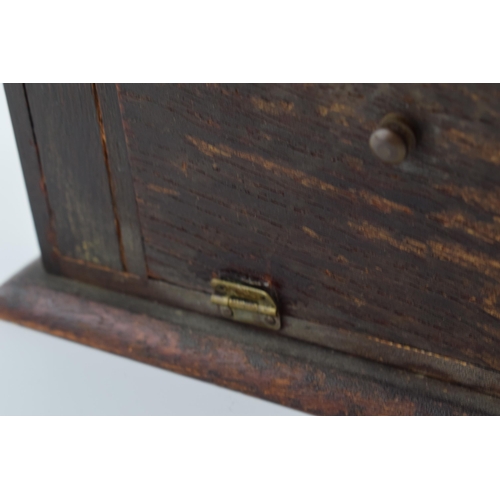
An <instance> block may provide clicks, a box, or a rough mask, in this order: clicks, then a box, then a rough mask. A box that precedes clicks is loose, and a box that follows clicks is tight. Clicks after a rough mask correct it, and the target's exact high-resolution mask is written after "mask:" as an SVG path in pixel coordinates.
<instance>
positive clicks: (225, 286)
mask: <svg viewBox="0 0 500 500" xmlns="http://www.w3.org/2000/svg"><path fill="white" fill-rule="evenodd" d="M210 284H211V285H212V288H213V289H214V293H213V294H212V297H211V298H210V301H211V302H212V303H213V304H217V305H218V306H219V311H220V313H221V315H222V316H224V317H225V318H229V319H233V320H234V321H240V322H242V323H249V324H251V325H255V326H261V327H264V328H271V329H272V330H279V329H280V328H281V319H280V315H279V312H278V307H277V305H276V302H275V301H274V299H273V298H272V297H271V295H270V294H269V293H267V292H266V291H265V290H262V289H260V288H256V287H253V286H249V285H243V284H241V283H234V282H232V281H225V280H222V279H216V278H214V279H213V280H212V281H211V282H210Z"/></svg>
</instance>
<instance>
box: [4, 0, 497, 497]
mask: <svg viewBox="0 0 500 500" xmlns="http://www.w3.org/2000/svg"><path fill="white" fill-rule="evenodd" d="M499 7H500V6H499V4H498V2H492V1H491V0H489V1H488V0H476V1H474V2H470V1H460V0H458V1H457V0H453V1H452V0H420V1H419V2H401V0H380V1H377V2H373V1H370V0H350V1H337V0H328V1H327V0H308V1H307V2H303V1H302V2H300V1H293V0H292V1H287V2H284V1H283V0H254V1H252V2H248V1H247V2H235V1H234V0H232V1H230V0H212V1H210V2H207V1H203V0H184V1H182V2H171V1H168V0H167V1H163V2H158V1H151V0H142V1H141V2H129V1H127V0H126V1H125V2H123V1H122V2H116V1H114V0H98V1H97V0H88V1H87V2H85V3H82V2H67V1H63V0H45V1H43V2H40V1H39V0H38V1H36V0H35V1H33V0H25V1H23V2H13V1H11V2H8V1H7V2H3V4H2V7H1V8H0V15H1V17H0V25H1V28H2V29H0V50H2V54H1V55H2V57H1V58H0V72H3V77H2V78H1V79H2V80H3V81H28V82H29V81H35V82H39V81H49V82H50V81H65V82H68V81H70V82H82V81H83V82H85V81H97V82H99V81H104V82H106V81H130V82H137V81H143V82H145V81H151V82H175V81H182V82H217V81H224V82H241V83H243V82H387V81H389V82H401V83H403V82H406V83H415V82H469V81H475V82H490V83H497V84H498V82H499V81H500V74H499V71H500V65H499V64H498V46H499V36H498V32H499V30H498V19H499ZM497 89H498V87H497ZM497 92H498V91H497ZM497 95H499V98H500V93H499V94H497ZM0 102H1V99H0ZM2 105H3V104H2ZM0 116H1V113H0ZM0 122H1V124H0V127H4V126H5V125H4V122H3V121H1V120H0ZM8 134H10V132H8ZM6 137H7V135H6V133H5V131H4V128H2V129H1V132H0V141H5V140H7V139H6ZM8 141H10V139H8ZM9 148H11V146H9ZM2 151H5V145H4V143H3V142H2ZM10 151H11V152H10V153H3V152H2V154H1V156H0V162H1V163H0V199H1V198H2V197H6V196H7V197H10V196H12V197H13V199H12V200H11V201H10V202H9V203H8V204H7V210H9V211H11V212H13V211H14V210H20V211H19V217H21V214H24V215H22V217H23V219H24V222H23V223H22V224H21V223H20V222H21V220H20V219H19V220H18V221H17V222H19V229H20V230H21V229H22V227H26V225H25V224H28V226H29V225H30V224H31V219H30V217H29V213H28V211H27V209H26V207H27V205H26V204H25V199H26V195H25V192H24V187H23V183H22V180H21V176H20V170H19V168H18V160H17V156H15V153H12V151H13V150H12V149H10ZM13 155H14V156H13ZM5 158H10V160H9V161H8V164H7V165H6V164H5ZM14 164H16V167H12V165H14ZM7 167H8V173H7ZM7 177H8V178H9V179H8V186H7V187H5V186H4V185H5V179H6V178H7ZM16 186H17V187H16ZM19 200H23V202H22V203H21V202H20V201H19ZM15 202H17V204H15ZM19 203H21V204H20V205H19ZM19 206H20V208H14V207H19ZM4 207H5V204H4V203H2V204H1V210H0V237H3V236H5V235H7V234H9V246H8V247H7V246H6V245H5V243H4V240H3V239H2V241H0V252H1V255H0V262H2V260H5V259H6V258H7V256H8V255H10V257H9V258H10V259H11V260H10V262H11V263H12V264H11V266H10V267H11V268H12V269H9V270H8V272H10V271H11V270H12V271H14V268H15V267H16V266H21V265H23V264H24V262H25V261H27V260H29V258H30V257H31V255H30V252H29V251H28V252H26V253H25V254H24V255H23V254H22V252H25V250H26V249H28V248H30V247H29V244H30V245H32V246H31V248H32V251H33V253H36V252H37V250H36V244H34V241H35V239H34V237H33V235H32V232H31V233H30V234H28V235H27V236H23V235H18V236H15V233H16V232H17V230H16V227H15V226H12V225H11V215H12V214H10V215H9V216H4V214H3V211H4V210H5V209H4ZM23 211H24V212H23ZM14 215H16V214H14ZM14 220H17V217H15V219H14ZM17 222H16V224H17ZM21 226H22V227H21ZM30 231H32V230H30ZM12 234H14V236H12ZM24 238H26V241H25V240H24ZM29 241H31V242H32V243H29V244H28V242H29ZM16 245H17V248H16ZM33 245H34V246H33ZM1 273H2V274H1V275H2V276H3V275H4V271H3V270H1ZM12 332H14V331H13V330H8V331H7V330H6V329H5V328H4V327H3V325H0V338H4V339H7V338H8V337H10V336H11V335H13V333H12ZM19 332H21V330H15V335H16V339H17V338H19V337H18V336H17V335H20V333H19ZM25 333H26V335H27V336H26V337H25V339H26V341H25V344H26V345H33V344H32V342H33V340H32V339H38V340H39V341H40V342H42V341H43V342H45V341H44V340H42V339H46V340H47V342H49V341H51V342H52V345H54V346H56V345H58V346H61V348H63V347H62V346H71V347H74V348H75V349H77V348H78V346H74V345H72V344H69V343H65V342H62V341H56V340H55V339H51V338H50V337H49V336H44V335H43V334H38V333H31V332H25ZM28 334H29V335H28ZM47 345H48V344H47ZM13 346H14V344H13V343H10V342H9V343H8V345H7V346H5V345H2V346H0V372H1V373H0V391H1V394H0V396H1V397H0V399H6V400H7V401H9V404H10V405H11V408H14V406H15V405H21V403H19V402H16V399H19V398H22V397H23V396H22V394H23V392H24V394H25V395H26V396H29V397H30V398H32V399H35V397H36V395H37V394H42V396H40V398H43V397H47V395H51V396H50V397H51V398H53V400H54V399H55V400H58V401H60V400H61V399H64V398H65V397H66V394H67V393H71V392H72V391H74V390H77V391H78V393H79V397H78V398H77V399H73V400H72V401H73V403H74V404H80V405H81V406H84V407H85V408H82V407H79V408H78V409H77V410H75V412H76V413H85V411H84V410H85V409H86V410H88V409H89V408H90V407H92V406H93V405H94V404H95V402H96V401H101V403H100V405H104V403H103V402H102V401H105V400H108V401H110V400H113V399H114V397H115V396H116V395H115V394H113V391H117V388H118V387H120V388H121V389H120V391H123V392H128V393H129V394H128V396H127V397H126V398H123V399H121V395H120V396H119V397H118V400H121V401H122V407H121V408H118V407H117V406H114V411H118V410H120V412H121V411H124V412H126V409H130V408H131V407H133V408H137V407H138V406H141V405H142V406H143V408H148V410H150V413H152V408H153V401H155V402H156V403H157V399H158V398H152V397H151V398H150V397H149V396H143V395H141V394H137V393H136V392H137V391H136V389H137V388H138V390H139V391H142V390H148V381H149V380H151V381H152V380H155V381H156V383H157V384H158V385H159V386H162V384H161V382H158V380H159V378H156V376H151V377H149V378H148V377H147V376H146V375H145V373H146V371H148V373H153V372H156V370H155V369H148V367H142V366H141V365H137V364H136V365H135V366H136V367H138V371H135V372H134V377H132V379H128V382H127V381H125V382H123V379H124V377H123V374H124V373H132V370H131V371H127V370H125V369H120V370H121V372H120V370H118V371H119V372H120V373H118V374H117V375H116V377H115V376H114V375H113V374H112V373H110V372H109V371H107V370H106V371H105V369H101V368H99V365H100V364H102V365H104V368H106V367H108V366H109V363H110V361H109V360H111V359H115V360H116V361H117V363H118V362H121V360H118V359H117V358H113V357H112V356H108V357H106V358H101V359H106V361H102V362H100V361H97V359H98V358H97V356H99V355H101V353H98V352H97V351H92V352H93V353H94V354H93V355H91V354H89V356H95V357H93V358H92V359H93V360H94V361H92V362H90V361H87V362H85V361H81V362H80V363H81V365H80V366H78V365H77V368H76V370H75V371H73V368H72V367H71V366H69V365H70V363H68V364H67V365H62V364H61V365H59V368H57V370H58V373H57V374H56V375H54V376H52V375H51V374H50V373H51V370H52V369H56V368H55V367H57V366H58V362H57V355H55V354H51V348H50V349H49V348H48V347H44V348H43V349H39V348H36V350H35V353H34V355H33V356H32V357H30V358H27V357H26V356H28V354H27V352H28V351H27V350H26V349H22V350H21V349H20V350H19V352H20V353H21V355H20V356H17V355H16V354H15V349H14V347H13ZM7 347H8V349H10V351H9V352H10V354H9V356H4V355H1V352H2V351H3V350H4V349H5V348H7ZM68 348H69V347H68ZM78 349H80V350H83V351H85V348H78ZM44 350H45V352H44ZM87 351H90V350H88V349H87ZM23 356H24V357H23ZM64 356H68V354H64ZM64 356H62V357H61V359H62V358H63V357H64ZM108 358H109V359H108ZM8 359H12V360H13V361H12V363H11V365H14V368H15V370H13V369H12V366H11V367H9V368H6V369H5V370H4V369H2V368H1V364H4V363H6V362H8ZM36 359H46V360H47V363H45V364H43V365H42V368H40V369H38V370H35V372H33V363H34V361H36ZM73 359H74V358H73ZM80 359H82V360H83V359H88V360H90V359H91V358H90V357H86V356H85V357H84V356H82V357H81V358H80ZM9 363H10V362H9ZM23 363H24V365H23ZM85 363H86V364H85ZM123 363H125V361H124V362H123ZM52 364H53V366H52ZM20 365H21V366H20ZM130 365H134V363H130ZM9 366H10V365H9ZM123 366H125V365H123ZM62 367H64V368H62ZM142 368H143V369H144V372H142V373H143V374H142V376H141V377H140V376H139V375H138V373H139V370H141V369H142ZM79 370H81V373H82V375H81V376H80V375H78V372H79ZM33 373H35V374H34V375H31V374H33ZM94 373H95V374H100V375H96V378H97V379H99V382H100V384H99V383H94V382H93V381H92V380H89V378H91V377H92V374H94ZM42 374H45V375H43V376H45V377H47V379H46V380H49V381H50V383H44V384H41V385H39V386H38V389H37V390H36V391H33V392H31V391H30V386H31V385H32V384H35V386H36V384H37V382H36V380H34V379H36V378H37V377H42ZM161 376H163V377H165V378H164V379H163V380H165V383H164V384H163V387H162V390H164V394H165V399H167V398H172V399H171V401H174V403H172V405H169V404H167V403H163V402H160V403H158V404H161V405H163V406H162V409H164V408H167V409H172V407H174V408H175V409H177V410H178V411H179V412H181V410H182V409H184V410H185V412H186V413H189V412H190V411H189V410H190V408H187V407H186V406H185V405H186V401H192V400H193V399H192V397H191V398H188V396H189V395H196V394H197V395H198V397H202V396H200V395H201V394H205V396H204V397H207V398H208V396H206V394H208V393H207V392H203V391H199V390H197V389H196V390H193V389H191V388H186V387H188V385H189V384H190V382H191V381H189V380H187V381H186V384H187V385H186V386H183V389H177V387H179V388H180V387H181V386H180V385H179V386H177V385H176V384H177V382H176V383H175V384H174V383H173V382H172V384H171V385H169V384H170V382H168V380H173V379H175V377H174V378H172V379H170V378H168V379H167V377H168V376H169V375H168V374H167V373H163V375H158V377H161ZM30 377H31V379H30ZM65 379H66V380H65ZM76 380H79V382H78V384H79V385H78V384H75V383H74V382H75V381H76ZM125 380H127V379H125ZM131 380H132V381H133V380H136V381H138V382H137V385H136V386H134V389H133V390H131V389H130V387H131V383H132V382H131ZM182 380H186V379H182ZM108 382H109V385H108V388H109V389H110V391H111V392H108V389H106V388H104V389H102V390H101V388H100V387H99V386H100V385H103V387H106V384H107V383H108ZM63 383H64V384H67V386H64V385H62V384H63ZM193 384H194V385H192V386H191V387H198V385H197V384H196V383H194V382H193ZM9 385H10V386H12V387H13V390H12V391H11V390H10V389H9V388H8V386H9ZM201 385H203V384H201ZM70 386H71V389H70ZM6 388H7V389H6ZM48 388H49V389H48ZM56 388H57V389H56ZM89 388H90V389H89ZM171 388H173V389H171ZM177 390H179V391H180V390H183V391H185V396H186V397H182V396H181V397H176V396H175V397H174V394H175V393H176V391H177ZM206 390H207V391H208V390H209V389H208V388H207V389H206ZM57 391H60V393H61V394H62V395H63V397H62V398H60V397H59V396H57ZM213 391H214V392H213V393H212V394H213V396H210V397H209V398H208V399H209V400H210V401H209V402H207V401H206V400H203V401H199V404H197V405H196V408H197V409H199V408H200V407H202V408H204V409H205V410H207V408H212V409H213V408H215V407H217V409H216V410H214V413H229V411H228V410H229V408H230V403H229V402H228V401H230V398H229V397H227V398H226V399H225V398H224V397H222V396H220V397H219V396H216V394H223V393H224V394H228V393H226V392H225V391H222V392H218V390H217V389H216V388H213ZM131 393H134V396H133V397H131V396H130V394H131ZM96 394H98V395H99V397H96V396H95V395H96ZM157 394H159V392H158V391H157V390H155V395H157ZM229 394H231V395H232V397H234V398H239V396H238V395H233V393H229ZM43 395H44V396H43ZM71 396H72V395H71ZM141 398H144V399H141ZM217 398H218V399H217ZM216 399H217V401H218V403H215V400H216ZM138 401H139V402H140V404H136V402H138ZM237 401H239V402H238V403H236V404H235V405H234V406H233V411H234V410H235V409H236V410H237V411H235V413H238V412H240V413H245V412H246V411H245V408H250V407H251V408H255V406H253V402H252V405H249V406H245V404H244V403H243V402H244V401H252V400H248V399H245V398H243V399H237ZM78 402H79V403H78ZM0 404H3V403H1V402H0ZM109 404H111V405H113V404H112V403H109ZM255 404H260V403H255ZM262 404H264V403H262ZM209 405H210V406H209ZM54 406H55V405H54ZM54 406H52V407H53V408H54ZM264 406H265V407H266V408H272V409H273V410H272V411H274V410H281V409H280V408H276V407H274V406H272V405H271V406H266V405H264ZM100 408H101V409H102V411H103V413H107V412H108V409H107V407H106V408H104V407H103V406H100ZM124 408H126V409H125V410H124ZM179 408H181V410H179ZM262 408H263V407H262ZM283 411H285V410H283ZM0 413H1V411H0ZM159 413H161V411H160V412H159ZM166 413H168V412H166ZM206 413H209V411H206ZM248 413H250V412H248ZM261 413H264V412H261ZM498 429H499V419H498V417H496V418H495V417H494V418H482V417H477V418H418V417H417V418H413V417H412V418H390V417H374V418H356V417H352V418H345V419H344V418H342V419H341V418H326V419H319V418H318V419H311V418H307V419H276V418H259V419H256V418H237V419H235V418H224V417H219V418H202V419H200V418H175V417H171V418H141V417H129V418H104V417H103V418H57V417H55V418H9V417H4V418H0V499H1V500H3V499H4V498H5V499H8V500H12V499H13V500H17V499H23V500H24V499H25V498H26V499H29V500H31V499H37V500H38V499H45V498H47V499H50V500H58V499H61V500H67V499H71V500H79V499H82V500H83V499H84V500H88V499H89V498H91V499H92V500H96V499H101V498H102V499H106V500H109V499H115V498H119V499H120V500H125V499H129V498H130V499H134V500H135V499H147V500H153V499H156V498H161V499H165V498H168V499H172V500H179V499H195V500H198V499H203V500H205V499H207V498H208V499H211V498H214V499H217V500H221V499H230V500H235V499H237V500H241V499H244V500H246V499H252V500H253V499H259V500H262V499H272V500H278V499H279V500H281V499H286V500H290V499H292V498H293V499H295V498H297V499H304V498H307V499H309V498H311V499H312V500H319V499H325V498H327V499H331V498H333V499H337V498H338V499H339V500H351V499H363V500H364V499H369V500H372V499H379V498H380V499H384V500H389V499H398V500H399V499H401V498H404V499H405V500H406V499H409V500H421V499H426V500H427V499H439V500H443V499H453V500H456V499H462V498H463V499H467V500H468V499H471V498H472V499H476V498H477V499H481V500H483V499H490V498H492V499H498V497H499V490H500V488H499V484H498V463H499V460H498V450H499V449H500V432H499V430H498Z"/></svg>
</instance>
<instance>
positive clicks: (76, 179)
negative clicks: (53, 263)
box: [26, 84, 123, 270]
mask: <svg viewBox="0 0 500 500" xmlns="http://www.w3.org/2000/svg"><path fill="white" fill-rule="evenodd" d="M26 90H27V96H28V102H29V107H30V110H31V114H32V117H33V128H34V133H35V136H36V138H37V144H38V151H39V154H40V159H41V164H42V171H43V174H44V179H45V185H46V189H47V192H48V196H49V200H50V206H51V207H52V213H53V223H54V227H55V232H56V238H57V247H58V250H59V251H60V253H61V254H63V255H67V256H70V257H74V258H77V259H82V260H86V261H90V262H94V263H96V264H100V265H103V266H106V267H108V268H111V269H115V270H122V269H123V266H122V260H121V256H120V246H119V240H118V235H117V224H116V221H115V216H114V210H113V203H112V199H111V192H110V185H109V178H108V173H107V166H106V162H105V145H104V143H103V140H102V137H101V130H100V127H99V120H98V110H97V107H98V103H97V102H96V95H95V93H94V92H93V89H92V85H90V84H27V85H26Z"/></svg>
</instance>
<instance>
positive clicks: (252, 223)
mask: <svg viewBox="0 0 500 500" xmlns="http://www.w3.org/2000/svg"><path fill="white" fill-rule="evenodd" d="M119 99H120V104H121V110H122V116H123V128H124V131H125V136H126V139H127V146H128V150H129V160H130V165H131V169H132V175H133V178H134V184H135V190H136V193H137V202H138V206H139V218H140V224H141V229H142V234H143V238H144V243H145V254H146V260H147V268H148V273H149V276H150V277H151V278H153V279H157V280H161V281H165V282H168V283H170V284H172V285H175V286H178V287H183V288H188V289H191V290H195V291H198V292H202V293H205V294H208V293H209V292H210V287H209V282H210V278H211V277H212V276H213V275H214V274H216V273H218V272H220V271H224V270H229V271H235V272H240V273H242V274H249V275H253V276H255V277H256V278H259V279H269V280H270V281H272V282H273V284H274V285H275V286H276V287H277V288H278V289H279V292H280V297H281V300H282V307H283V313H284V315H285V317H292V318H297V319H300V320H307V321H310V322H316V323H320V324H322V325H327V326H330V327H334V328H335V329H337V331H347V332H355V334H356V335H359V336H363V337H365V338H366V339H367V340H369V341H370V342H371V343H372V344H374V343H379V344H384V345H386V346H393V347H394V348H403V349H405V348H408V349H409V350H412V349H413V350H415V351H418V350H422V351H425V352H426V353H429V356H436V357H443V358H451V359H452V360H455V361H457V362H463V363H466V364H472V365H476V366H477V367H482V368H484V369H487V370H496V371H498V370H499V369H500V321H499V320H500V308H499V306H498V303H499V302H498V295H499V293H500V259H499V257H498V255H499V251H500V168H499V167H500V132H499V131H500V87H499V86H498V85H420V84H418V85H392V84H391V85H389V84H387V85H385V84H384V85H381V84H380V85H379V84H377V85H337V84H335V85H144V84H141V85H132V84H130V85H129V84H126V85H125V84H120V85H119ZM389 112H395V113H403V114H405V115H406V116H408V117H409V118H410V119H411V120H413V121H414V123H415V126H416V127H415V128H416V131H417V136H418V145H417V148H416V149H415V150H414V151H412V152H411V154H410V156H409V158H408V159H407V160H406V161H404V162H403V163H401V164H400V165H397V166H389V165H385V164H383V163H381V162H380V161H379V160H377V159H376V158H375V157H374V155H373V154H372V153H371V151H370V149H369V146H368V138H369V136H370V134H371V132H372V131H373V130H374V129H375V128H376V127H377V124H378V123H379V121H380V119H381V118H382V117H383V116H384V115H386V114H387V113H389ZM283 332H284V333H286V329H284V330H283ZM325 342H326V337H325ZM366 345H368V344H365V346H366Z"/></svg>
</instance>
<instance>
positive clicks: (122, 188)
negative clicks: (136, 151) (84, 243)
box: [96, 83, 147, 278]
mask: <svg viewBox="0 0 500 500" xmlns="http://www.w3.org/2000/svg"><path fill="white" fill-rule="evenodd" d="M96 88H97V92H98V97H99V108H100V110H101V113H102V126H103V128H104V131H105V134H104V138H105V145H106V150H107V157H108V166H109V172H110V184H111V192H112V195H113V201H114V204H115V207H116V216H117V220H118V225H119V228H120V239H121V247H122V256H123V261H124V270H125V271H128V272H130V273H132V274H136V275H138V276H141V277H144V278H145V277H146V276H147V271H146V262H145V257H144V249H143V245H142V236H141V229H140V226H139V217H138V214H137V202H136V198H135V191H134V184H133V182H132V174H131V172H130V166H129V163H128V153H127V145H126V143H125V135H124V133H123V125H122V118H121V112H120V107H119V103H118V98H117V94H116V86H115V85H114V84H107V83H106V84H97V85H96Z"/></svg>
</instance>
